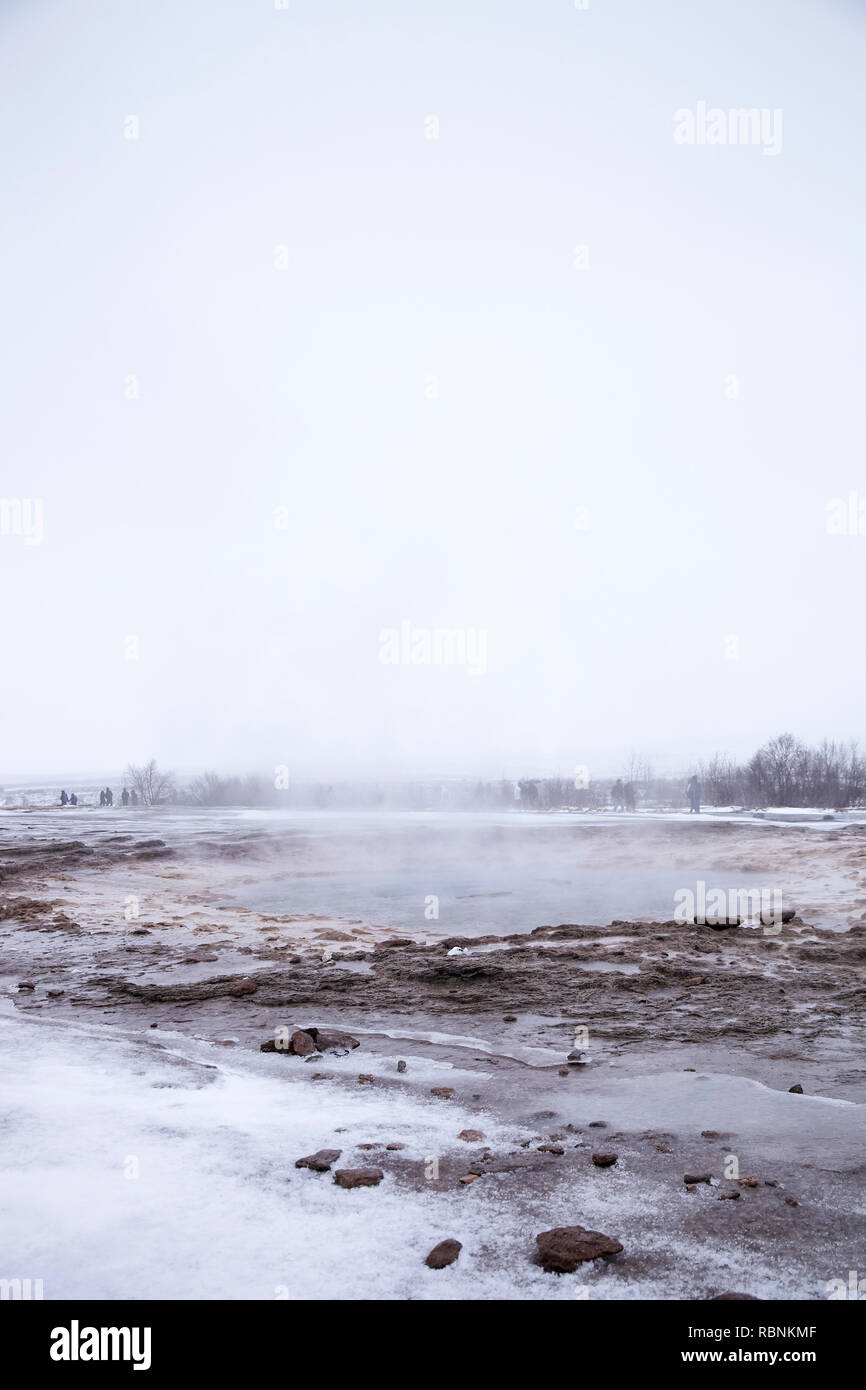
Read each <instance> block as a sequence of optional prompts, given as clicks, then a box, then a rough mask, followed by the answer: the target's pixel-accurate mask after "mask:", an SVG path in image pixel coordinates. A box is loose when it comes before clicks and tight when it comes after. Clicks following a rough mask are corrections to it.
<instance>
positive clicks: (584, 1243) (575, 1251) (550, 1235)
mask: <svg viewBox="0 0 866 1390" xmlns="http://www.w3.org/2000/svg"><path fill="white" fill-rule="evenodd" d="M535 1241H536V1244H537V1246H538V1250H537V1252H536V1256H535V1260H536V1263H537V1264H540V1265H541V1266H542V1267H543V1268H544V1269H546V1270H549V1271H551V1272H553V1273H554V1274H571V1273H572V1272H573V1271H574V1270H575V1269H577V1266H578V1265H579V1264H582V1263H583V1262H584V1261H585V1260H597V1259H599V1258H600V1257H604V1258H607V1257H608V1256H610V1255H618V1254H619V1252H620V1250H622V1245H621V1244H620V1242H619V1241H618V1240H612V1239H611V1237H610V1236H605V1235H602V1233H601V1232H600V1231H587V1230H586V1229H585V1228H584V1227H583V1226H555V1227H554V1228H553V1230H550V1231H542V1232H541V1234H540V1235H537V1236H536V1237H535Z"/></svg>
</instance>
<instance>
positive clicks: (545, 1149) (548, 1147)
mask: <svg viewBox="0 0 866 1390" xmlns="http://www.w3.org/2000/svg"><path fill="white" fill-rule="evenodd" d="M538 1152H539V1153H540V1154H564V1153H565V1149H564V1148H563V1147H562V1145H561V1144H539V1146H538Z"/></svg>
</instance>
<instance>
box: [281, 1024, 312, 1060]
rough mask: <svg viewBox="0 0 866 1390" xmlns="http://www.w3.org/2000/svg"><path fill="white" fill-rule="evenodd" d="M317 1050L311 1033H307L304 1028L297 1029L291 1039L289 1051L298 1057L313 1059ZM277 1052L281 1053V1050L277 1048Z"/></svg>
mask: <svg viewBox="0 0 866 1390" xmlns="http://www.w3.org/2000/svg"><path fill="white" fill-rule="evenodd" d="M315 1050H316V1044H315V1042H314V1041H313V1039H312V1038H311V1037H310V1035H309V1033H305V1032H304V1031H303V1029H302V1028H296V1029H295V1031H294V1033H293V1034H292V1036H291V1037H290V1038H289V1051H290V1052H293V1053H294V1054H295V1056H296V1057H311V1056H312V1055H313V1053H314V1052H315ZM277 1051H278V1052H279V1051H281V1049H280V1048H277Z"/></svg>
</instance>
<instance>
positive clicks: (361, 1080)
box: [358, 1071, 376, 1086]
mask: <svg viewBox="0 0 866 1390" xmlns="http://www.w3.org/2000/svg"><path fill="white" fill-rule="evenodd" d="M375 1079H376V1078H375V1077H374V1076H373V1075H372V1073H371V1072H368V1071H362V1072H359V1073H358V1085H359V1086H372V1084H373V1082H374V1081H375Z"/></svg>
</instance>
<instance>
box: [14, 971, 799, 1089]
mask: <svg viewBox="0 0 866 1390" xmlns="http://www.w3.org/2000/svg"><path fill="white" fill-rule="evenodd" d="M18 988H19V989H20V988H21V986H20V985H19V986H18ZM802 1094H803V1087H802V1086H801V1085H800V1083H799V1081H798V1082H797V1084H796V1086H789V1087H788V1095H789V1096H801V1095H802Z"/></svg>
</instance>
